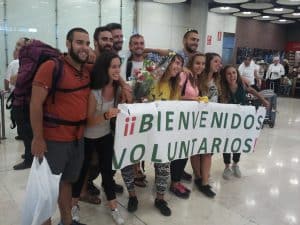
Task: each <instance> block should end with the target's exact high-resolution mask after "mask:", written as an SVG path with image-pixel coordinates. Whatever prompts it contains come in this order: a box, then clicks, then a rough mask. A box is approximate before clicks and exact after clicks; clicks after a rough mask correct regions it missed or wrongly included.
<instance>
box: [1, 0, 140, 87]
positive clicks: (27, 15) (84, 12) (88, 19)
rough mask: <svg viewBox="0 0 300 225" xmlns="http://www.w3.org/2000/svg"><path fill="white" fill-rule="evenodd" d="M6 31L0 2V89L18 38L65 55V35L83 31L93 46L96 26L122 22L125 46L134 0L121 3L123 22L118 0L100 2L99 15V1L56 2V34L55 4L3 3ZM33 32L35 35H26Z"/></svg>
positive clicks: (51, 0) (37, 0) (45, 0)
mask: <svg viewBox="0 0 300 225" xmlns="http://www.w3.org/2000/svg"><path fill="white" fill-rule="evenodd" d="M6 1H7V23H6V24H7V28H6V27H5V21H4V19H5V18H4V4H3V0H0V88H2V87H3V82H2V80H3V78H4V74H5V73H6V66H7V65H6V63H9V62H10V61H11V60H12V53H13V50H14V46H15V43H16V41H17V40H18V39H19V38H20V37H23V36H25V37H29V38H35V39H40V40H42V41H44V42H46V43H48V44H50V45H52V46H56V41H57V42H58V46H57V47H58V48H59V49H60V50H61V51H66V47H65V40H66V34H67V32H68V31H69V30H70V29H71V28H73V27H83V28H85V29H86V30H87V31H88V32H89V34H90V39H91V43H92V39H93V33H94V30H95V28H96V27H98V26H99V25H106V24H107V23H111V22H117V23H120V21H122V26H123V32H124V36H125V42H127V41H128V38H129V37H130V35H131V34H132V32H133V24H134V23H133V18H134V4H135V1H134V0H123V1H122V2H123V7H122V18H120V15H121V7H120V5H121V0H102V1H101V3H102V5H101V7H100V8H101V12H100V13H99V4H98V3H99V0H57V2H58V10H57V12H58V14H57V16H58V26H57V28H58V30H57V34H56V27H55V23H56V21H55V0H26V1H23V0H6ZM99 14H100V15H101V18H99ZM29 28H34V29H35V30H34V31H35V32H29V30H28V29H29ZM5 29H7V39H8V46H7V52H8V62H6V57H5V55H6V51H5V50H6V46H5V39H4V30H5Z"/></svg>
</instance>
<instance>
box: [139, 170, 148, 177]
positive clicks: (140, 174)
mask: <svg viewBox="0 0 300 225" xmlns="http://www.w3.org/2000/svg"><path fill="white" fill-rule="evenodd" d="M137 178H142V179H146V175H145V174H144V173H143V172H142V171H141V170H139V171H137Z"/></svg>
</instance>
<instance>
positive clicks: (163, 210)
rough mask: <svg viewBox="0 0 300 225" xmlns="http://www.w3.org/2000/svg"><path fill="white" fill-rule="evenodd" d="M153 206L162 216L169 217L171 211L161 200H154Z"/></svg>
mask: <svg viewBox="0 0 300 225" xmlns="http://www.w3.org/2000/svg"><path fill="white" fill-rule="evenodd" d="M154 206H155V207H156V208H157V209H159V211H160V213H161V214H162V215H164V216H171V209H170V208H169V207H168V203H167V202H166V201H165V200H163V199H155V202H154Z"/></svg>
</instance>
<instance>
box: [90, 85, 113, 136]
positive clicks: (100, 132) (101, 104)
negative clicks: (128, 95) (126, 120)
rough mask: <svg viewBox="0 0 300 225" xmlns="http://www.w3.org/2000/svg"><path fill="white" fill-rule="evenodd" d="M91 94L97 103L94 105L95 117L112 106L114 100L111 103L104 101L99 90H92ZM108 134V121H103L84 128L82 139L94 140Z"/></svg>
mask: <svg viewBox="0 0 300 225" xmlns="http://www.w3.org/2000/svg"><path fill="white" fill-rule="evenodd" d="M92 94H93V95H94V96H95V99H96V102H97V104H96V114H97V115H101V114H103V113H104V112H107V111H108V110H109V109H110V108H111V107H113V106H114V99H112V100H111V101H106V100H105V99H104V98H103V96H102V93H101V90H92ZM110 132H111V130H110V123H109V120H105V121H103V122H102V123H100V124H96V125H93V126H89V127H86V128H85V131H84V137H86V138H91V139H95V138H100V137H104V136H105V135H107V134H109V133H110Z"/></svg>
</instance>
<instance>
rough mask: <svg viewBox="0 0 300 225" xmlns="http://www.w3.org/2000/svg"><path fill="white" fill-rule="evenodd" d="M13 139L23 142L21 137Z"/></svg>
mask: <svg viewBox="0 0 300 225" xmlns="http://www.w3.org/2000/svg"><path fill="white" fill-rule="evenodd" d="M15 139H16V140H17V141H22V140H23V138H22V137H21V136H19V135H18V136H15Z"/></svg>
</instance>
